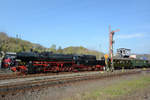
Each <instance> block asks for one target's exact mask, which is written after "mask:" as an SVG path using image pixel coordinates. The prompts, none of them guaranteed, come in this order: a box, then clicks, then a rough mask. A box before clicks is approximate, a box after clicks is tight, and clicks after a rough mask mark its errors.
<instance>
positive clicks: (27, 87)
mask: <svg viewBox="0 0 150 100" xmlns="http://www.w3.org/2000/svg"><path fill="white" fill-rule="evenodd" d="M149 71H150V69H132V70H116V71H114V72H106V71H90V72H88V71H85V72H76V73H71V72H66V73H65V72H62V73H59V74H58V73H44V74H29V75H19V76H18V75H16V74H14V73H11V74H0V95H1V96H0V100H62V99H64V100H68V99H69V100H82V99H85V100H87V99H89V100H91V97H89V98H88V97H86V98H85V97H82V93H83V94H85V93H88V91H90V90H87V89H92V91H93V89H96V88H98V86H99V88H100V87H101V88H102V87H104V86H103V85H104V84H105V85H106V84H107V85H108V84H111V85H112V84H114V83H112V82H111V81H116V80H120V81H123V80H122V79H123V78H126V77H128V78H131V77H137V76H141V75H149ZM6 76H7V77H6ZM4 77H6V78H4ZM133 79H134V78H133ZM124 80H126V79H124ZM109 82H110V83H109ZM92 84H93V85H92ZM94 84H96V85H94ZM98 84H99V85H98ZM101 85H102V86H101ZM111 85H110V86H111ZM90 87H91V88H90ZM80 89H81V91H80ZM114 91H115V90H114ZM70 92H71V93H70ZM67 94H68V95H67ZM76 95H77V96H76ZM126 95H127V94H126ZM78 96H79V97H78ZM92 96H93V95H92ZM102 97H104V98H103V99H102V100H105V99H106V100H107V99H110V97H109V96H108V98H107V97H105V96H102ZM94 98H97V99H98V100H99V99H100V98H99V97H97V96H96V97H94ZM94 98H93V100H94ZM100 100H101V99H100Z"/></svg>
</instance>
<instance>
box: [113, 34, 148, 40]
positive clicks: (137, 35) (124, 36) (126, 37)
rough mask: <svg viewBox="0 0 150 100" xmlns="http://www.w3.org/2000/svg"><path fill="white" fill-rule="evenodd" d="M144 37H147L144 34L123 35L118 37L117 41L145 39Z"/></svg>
mask: <svg viewBox="0 0 150 100" xmlns="http://www.w3.org/2000/svg"><path fill="white" fill-rule="evenodd" d="M144 36H145V34H144V33H135V34H121V35H117V36H116V39H132V38H140V37H144Z"/></svg>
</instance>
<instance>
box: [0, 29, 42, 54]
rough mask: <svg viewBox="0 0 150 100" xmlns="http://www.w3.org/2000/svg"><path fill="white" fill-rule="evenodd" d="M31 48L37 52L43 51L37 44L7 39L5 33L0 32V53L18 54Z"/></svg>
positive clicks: (11, 38)
mask: <svg viewBox="0 0 150 100" xmlns="http://www.w3.org/2000/svg"><path fill="white" fill-rule="evenodd" d="M31 48H34V49H35V50H37V51H41V50H44V49H45V48H44V47H43V46H41V45H39V44H34V43H31V42H29V41H25V40H21V39H19V38H13V37H9V36H8V35H7V34H6V33H4V32H0V51H5V52H20V51H29V50H30V49H31Z"/></svg>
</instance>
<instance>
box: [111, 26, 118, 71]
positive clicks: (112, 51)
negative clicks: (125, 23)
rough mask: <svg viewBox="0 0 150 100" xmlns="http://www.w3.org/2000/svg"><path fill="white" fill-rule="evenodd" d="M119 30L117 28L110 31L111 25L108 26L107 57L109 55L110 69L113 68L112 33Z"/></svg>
mask: <svg viewBox="0 0 150 100" xmlns="http://www.w3.org/2000/svg"><path fill="white" fill-rule="evenodd" d="M118 31H120V30H119V29H117V30H115V31H111V26H109V57H110V61H111V66H110V67H111V68H110V69H111V71H113V70H114V63H113V44H114V40H113V37H114V34H115V32H118Z"/></svg>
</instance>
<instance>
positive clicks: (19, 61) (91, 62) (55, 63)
mask: <svg viewBox="0 0 150 100" xmlns="http://www.w3.org/2000/svg"><path fill="white" fill-rule="evenodd" d="M8 58H9V57H8ZM5 60H6V61H10V62H7V63H12V62H11V61H13V65H11V66H9V65H8V64H7V63H6V65H7V67H8V66H9V67H11V69H12V71H17V70H18V71H21V72H25V73H41V72H64V71H69V72H70V71H85V70H88V71H89V70H102V69H103V67H104V66H105V62H104V60H96V56H94V55H76V54H54V53H51V52H42V53H38V52H19V53H16V57H15V58H13V60H8V59H5ZM5 60H4V61H5Z"/></svg>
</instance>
